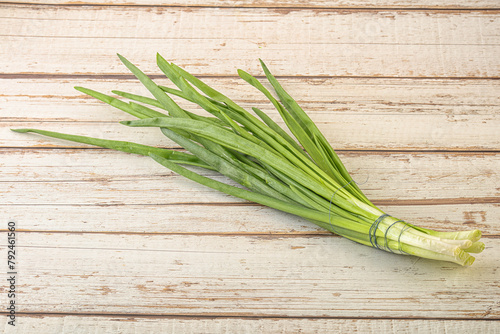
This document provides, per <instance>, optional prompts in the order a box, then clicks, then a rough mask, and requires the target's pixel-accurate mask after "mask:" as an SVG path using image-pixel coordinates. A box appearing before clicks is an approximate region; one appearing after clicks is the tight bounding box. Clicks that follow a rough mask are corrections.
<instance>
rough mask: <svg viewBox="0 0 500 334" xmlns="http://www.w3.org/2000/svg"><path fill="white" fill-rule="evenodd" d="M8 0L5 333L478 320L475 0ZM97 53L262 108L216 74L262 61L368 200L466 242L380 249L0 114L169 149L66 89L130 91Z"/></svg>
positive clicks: (484, 2)
mask: <svg viewBox="0 0 500 334" xmlns="http://www.w3.org/2000/svg"><path fill="white" fill-rule="evenodd" d="M17 2H18V1H16V0H14V1H9V2H6V3H4V4H1V5H0V17H1V20H0V32H1V35H2V37H1V39H0V55H1V56H0V73H1V74H0V115H1V122H0V125H1V127H2V129H1V131H0V167H1V173H0V187H1V189H0V190H1V194H0V217H1V221H0V224H1V226H0V228H1V229H2V231H3V232H5V233H2V234H1V235H2V237H1V238H2V239H1V240H0V245H1V248H0V258H1V259H2V263H3V264H2V266H1V268H2V269H1V272H2V273H3V274H2V281H3V282H4V283H3V284H2V287H1V291H0V304H1V313H2V314H3V316H2V319H3V321H4V326H2V330H3V331H4V332H5V333H14V332H16V330H17V332H18V333H191V332H195V333H221V332H224V333H260V332H262V333H278V332H279V333H297V332H301V333H312V332H318V333H352V332H359V333H389V332H394V333H445V332H446V333H499V332H500V322H498V320H499V319H500V270H499V268H500V265H499V263H500V251H499V247H500V239H499V235H500V206H499V204H500V187H499V184H500V177H499V174H498V171H499V169H500V154H499V153H500V151H499V147H500V146H499V145H500V135H499V127H500V109H499V108H500V81H499V80H498V79H499V78H500V6H499V3H498V1H497V0H475V1H466V0H453V1H437V0H421V1H418V2H417V1H411V0H378V1H370V2H366V1H361V0H324V1H320V0H316V1H278V0H253V1H228V0H219V1H217V0H204V1H201V0H193V1H185V0H173V1H169V2H166V3H162V4H161V5H158V4H157V3H156V2H154V1H153V0H132V1H129V0H127V1H125V0H120V1H115V2H114V1H109V0H101V1H96V2H95V3H93V2H80V1H70V2H67V3H65V2H62V1H58V0H32V1H28V3H27V2H26V1H23V2H19V3H17ZM117 52H118V53H120V54H123V55H124V56H126V57H127V58H128V59H130V60H131V61H132V62H134V63H135V64H137V65H138V66H140V67H141V68H142V69H143V70H144V71H145V72H146V73H148V74H151V76H152V77H153V78H154V79H156V80H157V81H158V82H159V83H165V84H167V83H168V82H167V80H166V79H164V78H163V77H162V76H161V75H160V71H159V70H158V69H157V68H156V65H155V54H156V52H159V53H161V54H162V55H163V56H164V57H165V58H166V59H168V60H171V61H173V62H175V63H176V64H178V65H180V66H182V67H185V68H186V69H187V70H188V71H190V72H192V73H193V74H195V75H198V76H200V77H201V78H202V79H203V80H205V81H206V82H207V83H209V84H210V85H213V86H214V87H217V88H218V89H219V90H221V91H223V92H225V93H226V94H227V95H228V96H230V97H232V98H234V100H235V101H237V102H238V103H240V104H241V105H242V106H244V107H246V108H250V107H252V106H257V107H259V108H262V109H263V110H265V111H266V112H269V113H270V115H271V116H272V117H273V118H274V119H275V120H278V119H279V117H278V115H277V113H276V112H274V111H273V110H272V106H271V105H270V104H269V103H267V102H266V101H265V99H264V98H263V97H262V96H261V95H260V94H259V93H258V92H257V91H256V90H254V89H252V88H251V87H249V85H247V84H246V83H244V82H243V81H242V80H241V79H239V78H238V77H237V75H236V70H237V68H241V69H244V70H246V71H248V72H250V73H252V74H255V75H257V76H259V77H260V78H262V75H263V73H262V71H261V69H260V67H259V63H258V58H262V59H264V60H265V61H266V63H267V64H268V65H269V67H270V68H271V70H272V71H273V72H274V73H275V74H276V75H277V76H278V77H279V79H280V81H281V82H282V84H283V85H284V86H285V88H286V89H288V90H289V92H290V93H291V95H292V96H294V97H295V98H296V99H297V100H298V101H299V103H300V104H301V105H302V106H303V108H304V109H305V110H307V112H308V113H309V114H310V116H311V117H312V118H313V120H314V121H315V122H317V124H318V126H319V127H320V129H321V130H322V131H324V133H325V135H326V137H327V139H328V140H329V141H330V142H331V144H332V146H333V147H334V148H335V149H337V150H338V154H339V156H340V157H341V158H342V160H343V161H344V162H345V164H346V166H347V168H348V169H349V170H350V171H351V172H352V175H353V177H354V179H355V180H356V181H357V182H358V183H359V184H360V187H361V188H362V189H363V191H364V192H365V193H366V195H367V196H368V197H369V198H371V199H373V201H374V202H375V203H376V204H377V205H379V206H380V207H381V208H382V209H383V210H385V211H387V212H389V213H391V214H393V215H394V216H397V217H400V218H403V219H405V220H406V221H408V222H411V223H415V224H417V225H421V226H425V227H430V228H435V229H438V230H456V229H472V228H479V229H481V230H482V231H483V233H484V240H485V243H486V250H485V251H484V252H483V253H482V254H480V255H478V256H477V260H476V262H475V263H474V265H473V266H471V267H467V268H463V267H459V266H457V265H454V264H449V263H442V262H434V261H430V260H423V259H417V258H414V257H409V256H398V255H393V254H389V253H385V252H381V251H377V250H374V249H372V248H368V247H365V246H361V245H358V244H354V243H352V242H350V241H348V240H346V239H343V238H340V237H335V236H332V235H331V234H329V233H326V232H325V231H323V230H320V229H318V228H316V227H315V226H313V225H311V224H309V223H307V222H306V221H304V220H302V219H299V218H296V217H294V216H291V215H287V214H284V213H281V212H277V211H275V210H272V209H268V208H266V207H262V206H259V205H254V204H252V203H247V202H245V201H242V200H238V199H235V198H232V197H229V196H225V195H223V194H220V193H216V192H215V191H211V190H209V189H207V188H204V187H202V186H199V185H197V184H195V183H193V182H191V181H188V180H185V179H183V178H181V177H180V176H178V175H175V174H174V173H171V172H170V171H169V170H166V169H164V168H162V167H161V166H160V165H158V164H156V163H155V162H153V161H152V160H150V159H149V158H146V157H139V156H133V155H129V154H125V153H119V152H113V151H108V150H104V149H97V148H93V147H88V146H85V145H78V144H73V143H70V142H65V141H59V140H51V139H47V138H43V137H41V136H36V135H26V134H24V135H23V134H18V133H13V132H11V131H9V128H25V127H36V128H41V129H46V130H53V131H60V132H67V133H74V134H82V135H89V136H96V137H100V138H111V139H123V140H127V139H130V140H133V141H137V142H140V143H143V144H151V145H157V146H163V147H176V146H175V145H173V143H172V142H170V141H168V140H167V139H165V138H164V137H163V136H161V134H159V132H158V131H157V130H155V129H139V128H127V127H124V126H121V125H120V124H118V121H120V120H125V119H130V117H129V116H127V115H125V114H123V113H121V112H120V111H118V110H116V109H113V108H111V107H109V106H107V105H104V104H102V103H100V102H98V101H96V100H94V99H92V98H89V97H87V96H85V95H83V94H81V93H79V92H78V91H76V90H74V89H73V86H76V85H78V86H84V87H88V88H92V89H95V90H99V91H103V92H109V91H111V90H113V89H120V90H124V91H131V92H135V93H144V92H145V91H144V89H143V88H142V87H141V85H140V84H139V83H138V81H137V80H135V79H134V78H133V77H132V76H131V75H130V74H129V72H128V71H127V69H126V68H125V67H124V66H123V65H122V64H121V63H120V61H119V60H118V58H117V57H116V56H115V54H116V53H117ZM209 176H215V175H214V174H209ZM219 179H220V178H219ZM9 221H12V222H15V224H16V229H17V239H16V246H17V248H16V249H17V258H16V261H17V262H16V268H15V270H16V271H17V276H16V297H15V302H16V306H17V308H16V312H17V314H16V316H17V317H16V327H12V326H10V325H9V324H8V321H9V319H8V318H7V316H6V315H7V310H6V307H7V306H8V303H9V301H10V300H11V298H8V290H9V286H8V284H6V279H5V277H7V271H8V268H7V263H6V262H7V248H6V246H7V233H6V231H7V227H8V222H9Z"/></svg>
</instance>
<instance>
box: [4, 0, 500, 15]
mask: <svg viewBox="0 0 500 334" xmlns="http://www.w3.org/2000/svg"><path fill="white" fill-rule="evenodd" d="M9 2H10V3H21V4H26V3H30V4H55V5H65V4H69V5H82V6H84V5H88V4H97V5H115V6H116V5H126V6H130V5H136V6H159V7H162V6H182V7H190V6H192V7H243V8H245V7H257V8H258V7H276V8H277V9H279V8H282V9H281V11H283V12H286V11H293V10H300V9H303V8H353V9H361V8H388V7H390V8H401V9H410V8H411V9H418V8H421V9H464V8H472V9H481V8H483V9H486V8H491V9H496V8H498V3H497V2H496V1H495V0H474V1H470V0H453V1H446V3H443V2H442V1H439V0H419V1H418V2H415V1H413V0H376V1H370V2H366V1H363V0H313V1H308V0H235V1H233V0H169V1H168V2H167V1H162V2H158V1H155V0H133V1H125V0H118V1H111V0H93V1H88V0H87V1H64V0H63V1H61V0H30V1H21V0H13V1H9ZM295 8H296V9H295Z"/></svg>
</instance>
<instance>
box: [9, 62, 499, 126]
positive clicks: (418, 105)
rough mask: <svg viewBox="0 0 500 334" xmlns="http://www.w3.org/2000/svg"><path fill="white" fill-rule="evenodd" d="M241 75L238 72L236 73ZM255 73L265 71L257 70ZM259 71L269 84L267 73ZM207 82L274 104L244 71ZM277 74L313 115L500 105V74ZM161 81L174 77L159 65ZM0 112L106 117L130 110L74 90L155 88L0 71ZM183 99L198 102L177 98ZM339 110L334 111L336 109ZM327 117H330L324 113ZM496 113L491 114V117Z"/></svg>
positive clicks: (47, 117)
mask: <svg viewBox="0 0 500 334" xmlns="http://www.w3.org/2000/svg"><path fill="white" fill-rule="evenodd" d="M234 74H235V75H236V72H235V73H234ZM252 74H253V75H261V74H262V72H261V71H260V70H259V71H256V72H255V73H252ZM259 79H260V80H261V81H262V82H263V83H264V84H265V85H266V86H268V87H269V84H267V83H266V82H267V80H266V79H265V78H262V77H259ZM202 80H203V81H204V82H205V83H206V84H208V85H209V86H211V87H213V88H215V89H217V90H219V91H220V92H222V93H224V94H225V95H227V96H228V97H230V98H231V99H233V100H234V101H235V102H236V103H238V104H240V105H241V106H243V107H245V108H246V109H249V110H250V109H251V107H252V106H257V107H259V108H262V109H266V110H269V112H270V114H271V115H272V116H273V118H275V119H278V118H279V115H277V113H276V112H273V111H272V110H271V105H270V102H268V101H267V100H266V98H265V97H264V96H263V95H262V94H261V93H260V92H258V91H257V90H256V89H255V88H253V87H252V86H250V85H249V84H247V83H246V82H245V81H243V80H242V79H240V78H231V77H202ZM278 80H279V81H280V82H281V83H282V85H283V87H284V88H285V89H286V90H287V91H288V92H289V93H290V95H292V96H293V97H294V98H295V99H296V100H297V102H298V103H299V104H300V105H301V106H302V107H303V108H304V110H306V111H307V112H308V113H309V114H310V115H311V116H312V117H313V118H316V117H319V115H321V114H326V115H328V114H329V113H330V112H331V113H332V114H331V115H332V116H331V117H332V118H333V117H339V116H336V115H341V116H344V117H347V116H348V115H350V114H359V115H369V114H375V115H398V116H404V115H405V114H419V115H446V116H447V117H449V118H452V117H458V116H465V115H482V116H494V115H496V114H497V111H498V108H500V95H499V94H498V92H499V91H500V81H498V80H491V79H485V80H481V79H474V80H453V79H418V80H415V79H401V78H396V79H394V78H344V77H337V78H331V77H330V78H308V77H303V78H300V77H297V78H290V77H284V78H283V77H281V78H278ZM155 82H157V83H158V84H161V85H166V86H170V87H172V86H173V84H172V83H171V82H169V81H168V80H166V79H163V78H161V74H160V71H159V70H157V71H156V72H155ZM0 86H1V87H2V94H1V95H0V112H1V115H2V120H3V121H15V122H21V121H26V120H36V121H53V122H57V121H96V120H100V121H107V122H115V121H116V120H117V119H120V118H122V117H126V116H124V115H126V114H124V113H123V112H122V111H120V110H117V109H114V108H110V107H108V106H107V105H106V104H104V103H102V102H100V101H98V100H95V99H94V98H92V97H89V96H86V95H84V94H82V93H80V92H79V91H77V90H75V89H74V88H73V87H74V86H83V87H86V88H91V89H93V90H97V91H99V92H103V93H106V94H110V95H112V96H115V95H114V94H112V93H111V91H112V90H122V91H126V92H131V93H134V94H140V95H145V96H151V95H150V93H149V92H148V91H147V90H146V89H145V88H144V87H143V86H142V84H141V83H140V82H139V81H138V80H137V79H130V78H129V77H127V76H123V77H116V78H112V79H109V78H108V79H106V78H100V77H98V78H90V79H89V78H86V77H78V78H59V77H53V78H43V77H33V78H22V77H20V78H0ZM176 101H177V102H178V103H180V104H181V105H182V106H183V107H185V108H189V109H192V108H193V104H190V103H184V102H183V100H180V99H176ZM334 112H336V114H333V113H334ZM325 118H327V117H325ZM485 120H486V121H492V120H491V119H485Z"/></svg>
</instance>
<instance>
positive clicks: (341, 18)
mask: <svg viewBox="0 0 500 334" xmlns="http://www.w3.org/2000/svg"><path fill="white" fill-rule="evenodd" d="M37 9H38V10H32V8H31V7H30V6H29V5H28V6H23V5H19V6H17V5H16V6H13V5H7V6H6V5H4V7H3V9H2V14H3V15H2V20H0V31H3V34H4V35H5V37H3V38H2V42H1V43H2V44H1V45H0V46H1V47H0V56H1V57H2V58H3V59H4V61H3V63H2V67H1V68H0V71H1V72H2V73H38V74H44V73H45V74H46V73H50V74H80V73H85V74H104V73H106V74H116V73H126V72H127V71H126V69H125V68H124V66H121V65H120V64H119V61H118V60H117V59H116V57H114V54H115V53H116V52H119V53H121V54H123V55H125V56H127V57H129V58H130V60H131V61H133V62H135V63H138V64H139V65H141V67H142V68H143V69H144V70H145V71H146V72H151V71H155V72H156V69H155V66H154V55H155V54H156V52H160V53H162V54H163V55H164V56H165V57H166V58H167V59H170V60H172V61H176V62H178V63H179V65H182V66H187V69H188V70H192V71H193V72H194V73H196V74H209V75H228V74H231V75H232V74H233V73H234V71H235V69H236V68H237V67H243V68H245V69H249V70H251V71H252V72H255V71H256V70H257V69H258V66H259V65H258V62H257V59H258V58H262V59H264V60H266V61H267V62H268V64H269V65H271V68H273V69H274V71H275V72H276V74H279V75H312V76H317V75H327V76H332V75H333V76H338V75H342V76H382V77H383V76H407V77H443V76H444V77H498V76H499V74H500V62H499V61H498V57H497V55H498V54H499V52H500V36H499V35H498V34H497V31H498V29H499V25H500V20H499V19H498V15H497V14H496V12H488V11H470V12H469V11H467V12H465V11H457V12H429V11H425V10H423V11H409V12H399V11H359V10H353V11H349V10H298V11H280V10H275V9H265V8H262V9H254V8H252V9H244V8H227V9H221V8H178V7H156V8H155V9H154V10H152V9H151V8H150V7H124V8H121V10H120V11H117V10H115V9H116V8H115V7H106V6H104V7H102V6H97V7H92V6H89V7H86V6H85V7H81V6H76V7H74V6H39V7H37ZM291 36H293V38H291Z"/></svg>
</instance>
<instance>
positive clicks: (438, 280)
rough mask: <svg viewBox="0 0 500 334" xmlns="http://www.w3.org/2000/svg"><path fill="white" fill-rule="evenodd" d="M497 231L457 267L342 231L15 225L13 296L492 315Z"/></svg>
mask: <svg viewBox="0 0 500 334" xmlns="http://www.w3.org/2000/svg"><path fill="white" fill-rule="evenodd" d="M499 242H500V241H499V239H487V240H486V244H487V248H486V250H485V252H484V253H483V254H481V255H480V256H478V259H477V260H476V263H474V265H473V267H469V268H463V267H459V266H457V265H454V264H447V263H442V262H435V261H430V260H423V259H421V260H418V261H417V260H416V259H415V258H413V257H407V256H401V255H395V254H390V253H385V252H382V251H377V250H374V249H372V248H369V247H366V246H362V245H357V244H354V243H352V242H350V241H348V240H346V239H341V238H325V237H308V238H304V237H294V238H281V237H279V238H272V237H271V238H269V237H255V236H252V237H241V236H225V237H223V236H203V237H199V236H155V235H149V236H144V235H100V234H65V233H53V234H52V233H22V232H20V233H18V239H17V245H18V250H19V264H18V272H19V284H18V291H19V294H18V296H17V302H18V303H19V305H22V311H23V312H28V313H30V312H43V313H53V312H56V313H60V312H63V313H75V312H76V313H90V314H95V313H105V314H106V313H108V314H124V315H125V314H150V315H169V314H171V315H179V314H187V315H212V316H224V315H233V316H250V315H251V316H256V317H259V316H264V315H265V316H292V317H391V318H399V317H417V318H450V319H498V318H499V317H500V300H499V298H498V293H497V291H498V284H499V278H498V272H497V269H498V263H499V261H500V253H499V252H496V251H495V249H496V248H498V247H499V246H500V245H499ZM3 245H5V244H3ZM0 252H5V246H3V247H2V248H1V249H0ZM368 277H369V279H368ZM409 282H411V284H409ZM1 298H2V300H3V299H4V298H5V293H2V294H1ZM131 301H133V302H131Z"/></svg>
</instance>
